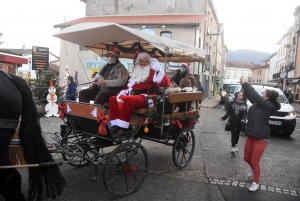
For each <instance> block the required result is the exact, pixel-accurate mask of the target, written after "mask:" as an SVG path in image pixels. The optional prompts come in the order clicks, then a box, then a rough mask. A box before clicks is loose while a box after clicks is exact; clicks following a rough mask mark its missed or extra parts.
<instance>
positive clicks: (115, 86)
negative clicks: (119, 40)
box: [79, 50, 128, 105]
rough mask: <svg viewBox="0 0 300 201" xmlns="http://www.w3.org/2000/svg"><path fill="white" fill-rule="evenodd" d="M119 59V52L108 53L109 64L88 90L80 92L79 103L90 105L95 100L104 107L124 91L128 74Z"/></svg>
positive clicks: (98, 74)
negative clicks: (111, 98)
mask: <svg viewBox="0 0 300 201" xmlns="http://www.w3.org/2000/svg"><path fill="white" fill-rule="evenodd" d="M119 57H120V52H119V51H117V50H111V51H109V52H108V54H107V58H108V59H107V64H106V65H104V66H103V68H102V70H100V71H99V72H98V73H97V75H96V76H95V77H94V81H95V83H92V84H91V85H90V87H89V88H88V89H84V90H81V91H80V92H79V102H86V103H89V102H90V100H95V101H94V103H95V104H100V105H103V104H104V103H105V102H108V100H109V98H110V97H112V96H115V95H117V94H118V93H119V92H120V91H121V90H122V89H124V87H125V85H126V82H127V79H128V72H127V69H126V68H125V66H124V65H123V64H122V63H121V62H120V61H119ZM96 81H97V82H96Z"/></svg>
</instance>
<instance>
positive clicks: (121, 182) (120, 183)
mask: <svg viewBox="0 0 300 201" xmlns="http://www.w3.org/2000/svg"><path fill="white" fill-rule="evenodd" d="M121 183H122V182H119V185H118V187H117V190H119V189H120V186H121Z"/></svg>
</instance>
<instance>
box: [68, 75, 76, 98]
mask: <svg viewBox="0 0 300 201" xmlns="http://www.w3.org/2000/svg"><path fill="white" fill-rule="evenodd" d="M76 87H77V86H76V83H75V82H74V81H73V77H72V76H69V77H68V88H67V90H66V100H70V101H76Z"/></svg>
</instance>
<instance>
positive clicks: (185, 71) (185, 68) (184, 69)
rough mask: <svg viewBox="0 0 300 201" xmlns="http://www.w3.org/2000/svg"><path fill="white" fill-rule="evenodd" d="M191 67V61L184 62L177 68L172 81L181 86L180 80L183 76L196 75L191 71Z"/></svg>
mask: <svg viewBox="0 0 300 201" xmlns="http://www.w3.org/2000/svg"><path fill="white" fill-rule="evenodd" d="M190 68H191V65H190V63H189V62H186V63H182V64H181V68H180V69H178V70H177V72H176V74H175V75H174V76H173V77H172V78H171V81H173V82H175V83H176V84H177V85H178V86H179V83H180V80H181V79H182V78H185V77H188V76H192V77H194V75H193V74H192V73H190Z"/></svg>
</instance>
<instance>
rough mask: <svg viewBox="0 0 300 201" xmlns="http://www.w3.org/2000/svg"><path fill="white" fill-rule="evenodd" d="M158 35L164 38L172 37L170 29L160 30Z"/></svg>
mask: <svg viewBox="0 0 300 201" xmlns="http://www.w3.org/2000/svg"><path fill="white" fill-rule="evenodd" d="M160 36H161V37H164V38H169V39H172V32H170V31H162V32H160Z"/></svg>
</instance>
